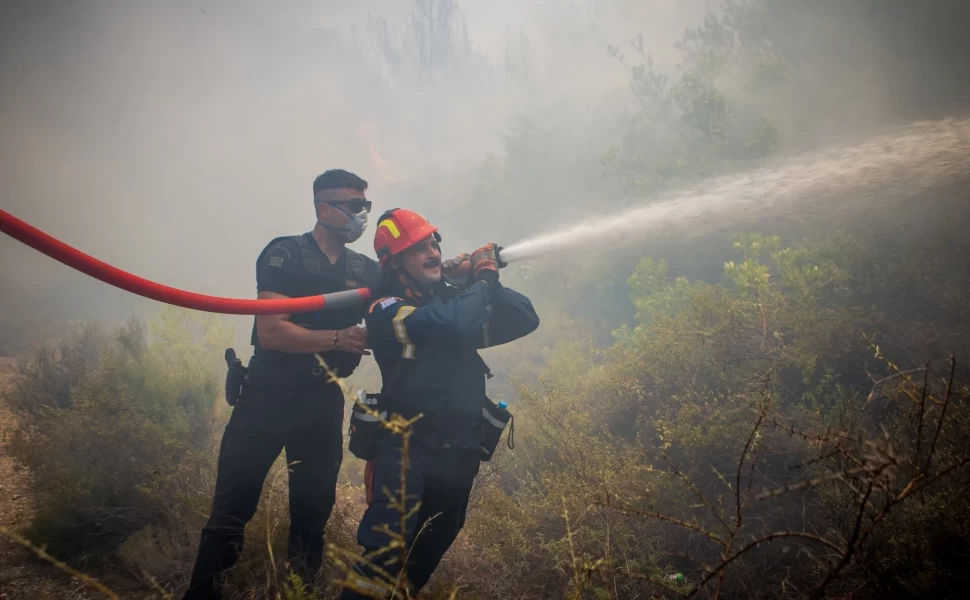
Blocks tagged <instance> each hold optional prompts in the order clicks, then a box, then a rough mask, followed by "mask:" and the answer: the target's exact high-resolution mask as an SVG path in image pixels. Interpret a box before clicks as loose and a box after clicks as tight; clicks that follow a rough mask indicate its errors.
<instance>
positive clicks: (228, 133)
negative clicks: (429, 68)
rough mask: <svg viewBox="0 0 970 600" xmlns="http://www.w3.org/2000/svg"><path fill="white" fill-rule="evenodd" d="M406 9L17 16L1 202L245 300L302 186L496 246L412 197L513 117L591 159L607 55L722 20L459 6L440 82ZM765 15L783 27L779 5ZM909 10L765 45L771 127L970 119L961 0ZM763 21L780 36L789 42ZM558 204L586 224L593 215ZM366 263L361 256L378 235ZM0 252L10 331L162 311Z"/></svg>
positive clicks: (669, 51)
mask: <svg viewBox="0 0 970 600" xmlns="http://www.w3.org/2000/svg"><path fill="white" fill-rule="evenodd" d="M416 4H417V3H411V2H405V1H403V0H402V1H396V2H392V1H389V0H385V1H370V2H310V1H292V2H282V3H268V2H257V1H256V0H245V1H234V2H229V1H228V0H223V1H199V2H185V1H173V2H151V1H147V0H142V1H136V0H131V1H122V0H114V1H109V0H90V1H85V2H66V1H52V0H20V1H12V0H4V1H3V2H2V3H0V182H2V186H3V196H2V201H0V206H2V207H3V209H4V210H7V211H9V212H11V213H13V214H14V215H16V216H18V217H20V218H22V219H24V220H26V221H28V222H29V223H31V224H33V225H35V226H37V227H39V228H41V229H42V230H44V231H47V232H48V233H51V234H52V235H55V236H57V237H59V238H60V239H62V240H64V241H65V242H67V243H69V244H72V245H75V246H77V247H78V248H80V249H82V250H84V251H85V252H88V253H90V254H92V255H94V256H96V257H98V258H100V259H102V260H105V261H107V262H109V263H111V264H114V265H116V266H118V267H120V268H123V269H126V270H130V271H132V272H135V273H138V274H140V275H142V276H144V277H148V278H150V279H155V280H158V281H160V282H163V283H166V284H168V285H173V286H176V287H184V288H186V289H189V290H192V291H197V292H202V293H210V294H220V295H228V296H234V297H252V296H253V294H254V293H255V292H254V290H255V283H254V280H253V278H254V264H253V263H254V260H255V257H256V255H257V254H258V252H259V250H260V249H261V248H262V247H263V246H264V245H265V244H266V242H268V241H269V239H271V238H272V237H275V236H277V235H285V234H292V233H300V232H303V231H307V230H309V229H310V228H311V227H312V225H313V218H314V217H313V212H312V205H311V202H310V200H311V190H310V184H311V182H312V180H313V178H314V177H315V176H316V175H317V174H319V173H320V172H322V171H324V170H326V169H329V168H335V167H339V168H345V169H348V170H351V171H354V172H356V173H358V174H360V175H361V176H363V177H364V178H365V179H367V180H368V181H370V183H371V188H370V190H369V192H368V193H369V195H370V197H371V198H372V199H373V200H374V202H375V211H376V212H378V213H379V212H381V211H383V210H384V209H386V208H390V207H392V206H402V205H405V204H408V205H410V206H413V207H415V208H418V209H419V210H425V209H429V210H430V209H431V208H432V207H447V209H444V208H442V209H440V210H438V209H436V210H438V213H437V214H435V215H429V216H432V218H433V219H435V220H436V222H437V223H438V224H439V226H441V227H442V229H443V230H445V231H453V232H456V233H457V238H458V241H457V242H456V246H458V245H459V244H465V245H467V246H469V248H471V247H474V245H475V244H479V243H481V242H485V241H488V240H487V239H484V237H483V236H486V235H487V236H491V237H495V236H500V235H501V234H502V232H503V230H502V219H501V214H502V206H500V205H499V206H495V207H494V208H493V209H491V211H492V212H493V213H494V214H495V215H496V218H495V220H494V222H491V223H487V224H482V223H468V222H467V220H465V219H463V216H462V215H463V209H462V207H463V206H465V205H466V204H467V203H468V202H470V201H471V199H470V198H469V197H468V196H467V195H466V194H464V188H463V182H462V181H461V180H457V181H454V182H451V183H449V184H448V185H439V186H436V187H434V188H433V192H431V193H432V194H433V195H434V197H428V196H427V195H422V194H419V193H416V192H414V188H413V186H412V183H413V182H414V181H415V180H418V179H422V178H427V177H428V173H429V172H432V173H433V172H434V171H435V169H440V170H442V172H447V171H448V170H449V169H455V168H457V167H456V166H459V165H465V166H467V165H476V164H480V163H481V162H482V161H483V160H484V159H485V157H486V156H487V154H488V153H494V154H497V155H498V156H501V155H502V152H503V146H502V137H501V136H502V134H503V133H505V132H506V131H507V129H508V126H509V123H510V119H511V118H512V117H514V116H515V115H527V116H529V117H531V118H533V119H535V120H537V121H538V122H540V123H542V124H543V125H545V126H548V127H553V128H558V129H559V130H561V131H564V132H567V135H571V136H572V139H571V140H570V141H571V143H574V144H575V145H576V146H577V147H585V146H587V145H588V146H589V147H590V148H591V150H590V155H591V156H594V157H595V154H596V152H599V151H601V149H595V148H596V147H598V146H600V145H603V144H606V143H608V142H609V139H610V138H611V137H614V138H615V136H616V135H619V130H618V129H617V130H616V131H614V130H612V129H610V127H619V125H618V119H619V116H620V113H621V112H622V110H627V109H629V108H630V106H631V101H630V95H629V72H628V71H627V70H626V68H625V67H623V66H622V65H620V64H619V63H618V62H617V61H614V60H611V59H610V58H609V57H608V56H607V55H606V52H605V48H606V46H607V44H618V45H625V44H627V43H628V42H629V40H630V39H632V38H633V37H634V36H635V35H637V34H638V33H641V34H643V35H644V40H645V46H646V49H647V51H648V52H649V53H650V54H651V55H652V56H653V57H654V59H655V60H656V64H657V65H658V67H659V68H661V69H663V70H665V71H669V72H672V73H673V72H675V68H676V63H677V60H678V52H677V50H676V48H675V43H676V42H677V40H678V39H679V38H680V37H681V35H682V34H683V31H684V29H685V28H686V27H691V26H695V25H697V24H699V23H701V22H702V20H703V18H704V13H705V11H706V10H708V9H711V8H716V7H717V6H718V5H719V3H718V2H714V1H713V0H689V1H683V0H680V1H678V2H665V1H664V2H662V1H653V2H635V1H633V0H613V1H610V0H577V1H572V2H553V1H551V0H530V1H517V2H513V1H511V0H501V1H493V2H468V1H466V2H461V1H459V2H457V7H458V9H459V10H460V12H461V16H462V17H463V22H464V26H465V28H466V32H465V37H464V38H462V39H461V40H459V41H458V42H456V44H459V45H460V44H465V45H464V46H462V48H463V50H461V53H463V54H462V56H463V57H464V58H463V59H462V60H463V62H461V64H460V65H457V66H456V67H454V68H453V69H452V70H450V71H447V72H444V73H443V74H440V75H439V76H437V77H436V78H423V77H417V76H416V77H412V78H408V77H402V76H400V73H397V74H396V73H395V72H394V69H395V68H404V67H395V66H394V65H391V64H389V62H388V61H387V59H386V56H384V55H382V54H381V51H380V48H379V44H378V39H379V36H377V37H375V33H374V32H375V30H376V29H379V23H380V22H381V21H383V22H384V23H386V27H387V31H388V32H390V35H389V37H388V38H387V40H386V41H388V43H389V44H391V45H392V46H394V45H396V44H403V43H404V40H405V34H406V30H407V27H408V24H409V23H410V19H411V13H412V11H413V10H414V9H415V5H416ZM769 4H771V5H772V6H776V7H777V6H782V8H778V9H776V11H775V12H778V13H779V14H781V13H783V12H784V6H783V5H784V4H785V3H783V2H775V3H769ZM850 4H852V3H850ZM916 4H917V3H907V2H885V3H877V2H874V1H870V2H868V3H858V4H857V5H855V8H852V9H846V8H844V6H843V7H842V8H839V6H840V5H839V4H837V3H832V2H819V3H818V7H819V10H818V11H816V15H815V16H814V17H813V18H814V19H815V21H816V25H817V26H816V27H815V28H814V29H812V30H811V34H806V35H802V36H795V35H792V36H783V35H782V36H779V35H775V36H774V38H773V39H776V40H784V41H786V44H787V45H784V46H781V47H779V51H780V52H781V53H782V54H783V55H784V56H785V58H786V60H788V61H789V62H790V64H791V65H792V67H791V68H792V69H793V70H794V71H795V72H796V74H797V75H798V77H795V78H794V79H793V81H794V83H793V84H792V87H793V89H792V90H789V92H792V95H794V96H795V97H796V98H798V101H797V102H793V103H790V104H786V105H784V108H779V106H781V105H779V106H775V107H766V112H768V113H769V114H771V115H772V116H773V117H775V118H777V119H778V120H779V121H780V122H782V123H783V124H784V126H785V128H786V130H787V131H788V132H789V133H790V136H789V138H788V139H789V143H790V144H791V145H792V146H793V147H797V146H798V145H799V144H805V145H811V144H816V143H821V142H824V141H825V138H826V136H829V135H835V134H838V133H839V132H841V131H844V130H845V127H846V124H847V123H860V122H861V123H864V126H866V127H868V126H878V125H880V124H885V123H890V122H898V121H904V120H909V119H914V118H919V117H922V116H926V115H940V114H945V113H947V112H948V111H949V112H952V111H957V110H963V109H964V108H965V107H966V106H967V104H968V103H970V96H968V95H967V92H966V90H967V86H968V84H967V81H968V80H970V72H968V70H970V67H968V65H970V60H968V56H967V52H966V50H967V47H968V42H967V41H966V39H967V38H966V36H965V35H964V33H963V30H964V29H965V26H966V23H968V22H970V14H968V9H967V8H966V5H967V4H970V3H965V2H963V3H958V2H955V1H943V0H941V1H940V2H930V3H925V5H924V4H920V6H923V7H925V6H931V8H928V9H926V8H924V9H923V10H917V9H915V8H913V7H914V6H915V5H916ZM873 7H875V8H873ZM782 16H783V15H782ZM772 18H773V15H768V16H767V17H766V19H765V23H766V25H765V26H766V27H770V26H773V25H772V24H773V23H778V22H784V20H783V19H782V18H780V17H779V18H778V19H775V20H774V21H773V20H772ZM961 18H962V21H961ZM959 23H963V26H962V27H961V26H960V25H958V24H959ZM456 35H457V34H456ZM456 47H457V46H456ZM584 141H585V142H586V144H585V145H584ZM590 164H591V165H592V166H591V167H590V169H591V175H590V177H591V178H595V177H597V174H596V163H595V160H592V161H590ZM555 176H556V175H555V174H544V175H543V177H555ZM441 180H442V181H448V178H447V177H443V178H441ZM545 183H546V182H544V181H542V180H538V181H537V182H536V189H537V190H540V191H541V190H542V189H543V187H544V185H545ZM594 185H598V184H596V183H595V182H594ZM603 185H604V186H606V185H607V184H606V183H605V182H604V184H603ZM548 187H550V188H551V187H553V186H548ZM422 189H424V188H422ZM560 200H561V202H562V203H563V206H564V207H566V208H568V207H570V206H572V207H577V208H581V209H586V208H589V207H588V205H589V204H590V198H589V196H585V195H582V196H578V197H575V198H574V197H570V196H569V195H568V194H564V195H563V196H562V198H561V199H560ZM522 201H523V200H522V199H521V198H509V199H508V202H522ZM589 209H590V210H596V209H595V207H592V208H589ZM520 230H521V229H520ZM454 238H455V236H452V238H451V239H454ZM503 241H504V240H503ZM354 247H355V248H356V249H358V250H360V251H365V252H368V253H369V250H370V236H369V235H365V237H364V238H363V239H362V240H361V241H359V242H357V243H356V244H355V245H354ZM459 249H461V250H467V249H468V248H463V247H456V248H455V250H456V251H457V250H459ZM0 253H2V257H0V269H2V275H0V277H2V286H3V290H2V293H0V298H3V299H5V300H4V302H5V303H9V304H8V312H7V314H6V315H5V319H10V318H13V317H12V316H11V313H17V312H18V311H27V312H31V311H33V312H36V313H38V314H40V313H43V314H45V315H49V318H51V319H69V318H78V317H94V318H101V319H116V318H117V317H122V318H123V317H125V316H127V315H128V314H130V313H133V312H138V311H145V310H153V309H155V308H157V305H155V304H154V303H150V302H147V301H142V300H138V299H136V298H133V297H131V296H129V295H127V294H126V293H124V292H120V291H117V290H112V289H110V288H108V287H107V286H106V285H104V284H100V283H97V282H92V281H90V280H87V279H86V278H84V277H83V276H80V275H78V274H75V273H71V272H70V271H69V270H68V269H67V268H66V267H63V266H61V265H59V264H57V263H55V262H53V261H52V260H50V259H47V258H45V257H43V256H40V255H38V254H36V253H34V252H33V251H31V250H29V249H27V248H25V247H24V246H22V245H20V244H18V243H17V242H14V241H12V240H10V239H7V238H4V239H0ZM9 307H13V308H9ZM239 323H240V324H242V323H243V320H240V321H239ZM245 323H248V320H246V321H245ZM243 327H245V325H243Z"/></svg>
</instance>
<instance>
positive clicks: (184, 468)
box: [7, 310, 228, 562]
mask: <svg viewBox="0 0 970 600" xmlns="http://www.w3.org/2000/svg"><path fill="white" fill-rule="evenodd" d="M153 334H154V335H153V336H152V337H151V339H150V337H149V334H148V331H147V329H146V327H145V326H144V325H143V324H142V323H140V322H138V321H131V322H129V323H128V324H126V325H125V326H123V327H120V328H118V329H117V330H116V331H114V332H113V333H112V334H110V335H109V334H106V333H104V332H102V331H101V330H100V329H99V328H98V327H96V326H92V325H88V326H84V327H82V328H80V329H79V330H78V331H77V332H76V333H75V335H74V336H73V337H72V338H71V339H69V340H65V341H62V342H59V343H55V344H54V345H52V346H48V347H44V348H41V349H39V350H37V351H36V352H35V353H34V354H33V356H31V357H30V358H28V359H27V360H26V362H25V363H23V365H22V367H21V369H20V372H19V375H18V377H17V378H16V379H15V381H14V385H13V388H12V390H11V391H10V392H9V394H8V396H7V399H8V401H9V403H10V405H11V406H12V407H13V409H14V410H15V411H17V412H18V413H19V417H20V419H19V423H20V428H19V430H18V431H17V432H16V433H15V435H14V436H13V437H12V439H11V442H10V450H11V452H12V454H13V456H14V458H15V459H16V460H17V461H18V462H19V463H20V464H21V465H23V466H25V467H27V468H28V469H30V471H31V472H32V474H33V480H32V481H33V485H34V497H35V499H36V514H35V516H34V518H33V521H32V523H31V525H30V530H29V531H28V538H29V539H31V540H32V541H33V542H35V543H38V544H42V545H45V546H47V547H48V548H49V550H50V551H51V553H52V554H54V555H56V556H61V557H69V558H71V559H72V561H73V562H83V561H85V560H87V559H92V558H99V557H104V556H106V555H110V554H111V553H112V552H113V551H114V550H116V549H118V548H119V546H120V545H121V544H122V543H123V542H124V541H125V540H126V539H127V538H129V536H132V535H135V534H137V535H139V536H149V535H155V534H154V533H153V532H157V531H158V528H159V527H162V528H165V527H167V526H168V524H170V523H178V524H181V523H184V522H186V521H189V522H191V521H198V518H197V517H196V518H194V519H193V518H190V515H192V514H193V513H194V514H197V515H204V514H205V513H206V512H207V510H208V506H207V503H208V501H209V498H208V496H207V494H206V491H207V489H208V488H207V486H206V485H205V482H206V481H207V480H208V479H209V478H211V470H212V465H211V462H212V461H211V456H210V450H211V448H212V437H213V433H214V431H215V428H216V427H217V425H218V424H219V421H220V419H221V418H222V415H221V411H220V410H219V407H220V405H219V404H217V402H218V401H219V398H220V389H221V378H220V376H219V375H220V374H219V372H218V371H217V370H216V365H217V364H218V362H217V361H218V360H219V358H221V350H222V349H223V348H224V347H225V344H226V342H227V340H228V336H227V335H226V333H225V332H224V331H223V330H221V329H219V328H218V327H215V326H214V322H213V321H212V320H211V319H210V320H208V321H201V320H193V319H190V318H189V317H188V316H187V315H186V314H185V313H182V312H179V311H175V310H167V311H165V312H164V313H163V315H162V318H161V320H160V321H159V323H158V324H157V326H156V327H154V328H153ZM180 528H181V525H180ZM169 543H170V544H172V545H178V544H182V543H183V540H179V541H178V542H175V541H172V540H169Z"/></svg>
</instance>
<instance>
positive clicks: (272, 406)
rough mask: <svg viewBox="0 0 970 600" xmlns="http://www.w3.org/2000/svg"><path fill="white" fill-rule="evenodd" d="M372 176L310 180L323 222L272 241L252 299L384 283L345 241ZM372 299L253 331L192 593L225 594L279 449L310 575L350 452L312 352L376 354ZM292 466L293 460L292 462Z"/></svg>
mask: <svg viewBox="0 0 970 600" xmlns="http://www.w3.org/2000/svg"><path fill="white" fill-rule="evenodd" d="M366 189H367V182H366V181H364V180H363V179H361V178H360V177H358V176H356V175H354V174H353V173H349V172H347V171H344V170H340V169H335V170H330V171H327V172H325V173H323V174H322V175H320V176H319V177H317V178H316V179H315V180H314V182H313V202H314V206H315V212H316V220H317V222H316V224H315V225H314V227H313V230H312V231H310V232H307V233H304V234H303V235H296V236H289V237H280V238H276V239H274V240H272V241H270V242H269V244H267V245H266V247H265V248H264V249H263V251H262V253H261V254H260V255H259V257H258V258H257V260H256V289H257V297H258V298H260V299H263V298H286V297H302V296H313V295H318V294H327V293H330V292H339V291H343V290H347V289H352V288H358V287H370V288H372V289H375V290H376V289H377V288H378V287H379V286H380V284H381V271H380V267H379V266H378V264H377V263H376V262H375V261H374V260H372V259H370V258H367V257H365V256H363V255H361V254H358V253H356V252H354V251H352V250H350V249H349V248H346V247H345V246H346V244H348V243H351V242H353V241H355V240H357V239H358V238H359V237H360V236H361V234H362V233H363V231H364V229H365V227H366V225H367V217H368V213H369V212H370V208H371V203H370V200H367V198H366V195H365V190H366ZM365 308H366V307H359V306H358V307H355V308H351V309H327V310H322V311H318V312H314V313H302V314H293V315H265V316H263V315H261V316H257V317H256V318H255V322H254V324H253V331H252V344H253V347H254V350H253V357H252V359H251V360H250V362H249V366H248V380H247V382H246V384H245V387H244V388H243V391H242V394H241V397H240V398H239V400H238V403H237V404H236V405H235V406H234V407H233V411H232V415H231V416H230V418H229V422H228V424H227V425H226V429H225V432H224V434H223V437H222V444H221V446H220V449H219V462H218V475H217V478H216V489H215V495H214V498H213V502H212V510H211V513H210V516H209V520H208V522H207V523H206V525H205V527H204V528H203V529H202V535H201V541H200V543H199V551H198V557H197V559H196V562H195V567H194V569H193V572H192V578H191V582H190V585H189V589H188V590H187V592H186V593H185V596H184V597H185V598H186V599H194V598H218V597H219V594H218V581H217V579H218V577H219V575H220V574H221V573H222V572H223V571H225V570H226V569H228V568H229V567H231V566H232V565H233V564H234V563H235V562H236V560H237V558H238V557H239V553H240V552H241V550H242V545H243V529H244V528H245V526H246V523H247V522H249V520H250V519H251V518H252V517H253V514H254V513H255V512H256V506H257V504H258V503H259V497H260V494H261V492H262V487H263V482H264V480H265V478H266V475H267V474H268V472H269V470H270V467H271V466H272V464H273V462H274V461H276V459H277V457H278V456H279V455H280V452H281V451H284V450H285V452H286V462H287V464H291V466H290V467H289V474H288V475H289V509H290V529H289V544H288V554H289V560H290V563H291V567H292V568H293V570H294V571H296V572H297V573H299V574H300V575H301V576H302V577H303V578H304V580H311V579H312V578H313V577H314V575H315V574H316V573H317V572H318V571H319V569H320V566H321V563H322V560H323V547H324V542H323V530H324V526H325V524H326V522H327V520H328V519H329V518H330V513H331V511H332V509H333V506H334V501H335V496H336V484H337V474H338V471H339V470H340V464H341V461H342V454H343V431H342V428H343V415H344V413H343V411H344V397H343V394H342V391H341V389H340V387H339V386H338V385H337V384H336V383H335V382H331V381H328V376H327V373H326V372H325V371H324V370H323V369H322V368H321V366H320V365H319V363H318V362H317V361H316V360H315V356H314V354H315V353H320V355H321V357H322V358H323V359H324V360H325V361H326V362H327V363H328V365H329V366H330V367H331V368H333V369H335V370H336V372H337V374H338V375H339V376H340V377H347V376H349V375H350V374H351V373H352V372H353V371H354V370H355V369H356V367H357V366H358V365H359V364H360V361H361V357H362V356H364V355H369V352H368V350H367V344H368V342H367V334H366V331H365V330H364V329H363V328H362V327H359V324H360V322H361V321H362V319H363V314H364V309H365ZM292 463H295V464H292Z"/></svg>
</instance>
